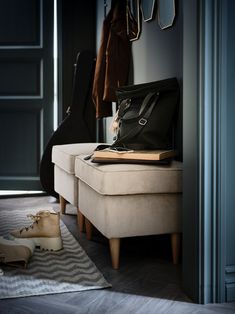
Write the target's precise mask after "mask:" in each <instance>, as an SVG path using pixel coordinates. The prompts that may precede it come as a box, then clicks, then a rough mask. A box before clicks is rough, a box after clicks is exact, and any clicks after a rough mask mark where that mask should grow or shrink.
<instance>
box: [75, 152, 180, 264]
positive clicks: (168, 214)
mask: <svg viewBox="0 0 235 314" xmlns="http://www.w3.org/2000/svg"><path fill="white" fill-rule="evenodd" d="M84 157H85V156H82V155H80V156H77V157H76V159H75V176H76V177H77V178H78V179H79V180H78V193H79V197H78V207H79V212H80V213H81V214H82V215H84V216H85V218H86V232H87V237H88V239H90V238H91V236H92V225H94V226H95V227H96V228H97V229H98V230H99V231H100V232H101V233H102V234H103V235H104V236H105V237H107V238H108V239H109V245H110V252H111V259H112V266H113V268H115V269H116V268H118V267H119V250H120V239H121V238H123V237H133V236H144V235H157V234H171V242H172V255H173V262H174V263H177V262H178V258H179V243H180V233H181V231H182V225H181V224H182V222H181V219H182V217H181V211H182V205H181V201H182V163H180V162H177V161H173V162H172V163H171V164H170V165H164V166H162V165H161V166H159V165H140V164H107V165H102V164H97V163H92V162H91V161H90V160H84Z"/></svg>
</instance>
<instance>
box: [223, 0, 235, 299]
mask: <svg viewBox="0 0 235 314" xmlns="http://www.w3.org/2000/svg"><path fill="white" fill-rule="evenodd" d="M223 6H224V24H223V31H224V32H226V34H224V36H225V39H226V40H224V42H225V47H224V49H223V53H224V59H225V62H224V65H225V68H224V69H223V71H224V72H225V73H226V75H225V81H224V84H223V99H224V107H223V114H224V119H223V128H222V131H223V133H222V134H223V137H222V141H223V148H224V149H225V150H223V151H222V152H221V153H222V156H223V164H224V173H223V176H222V178H223V184H222V193H223V194H222V199H223V200H224V203H222V206H223V210H224V215H225V227H224V230H225V248H226V251H225V256H226V257H225V274H226V275H225V282H226V284H225V294H226V295H225V299H226V300H227V301H235V170H234V160H235V141H234V136H235V92H234V89H235V2H234V1H229V0H226V1H224V2H223Z"/></svg>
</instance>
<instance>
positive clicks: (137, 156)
mask: <svg viewBox="0 0 235 314" xmlns="http://www.w3.org/2000/svg"><path fill="white" fill-rule="evenodd" d="M174 156H176V151H174V150H129V151H114V150H112V149H110V148H106V149H103V150H97V151H94V153H93V156H92V157H93V161H95V162H96V161H97V162H98V161H102V159H103V160H107V161H109V160H110V162H111V161H112V160H120V161H121V160H124V161H160V160H164V159H169V158H171V157H174Z"/></svg>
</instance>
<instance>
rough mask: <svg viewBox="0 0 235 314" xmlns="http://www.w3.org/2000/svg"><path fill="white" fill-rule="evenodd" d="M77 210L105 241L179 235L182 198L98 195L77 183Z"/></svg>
mask: <svg viewBox="0 0 235 314" xmlns="http://www.w3.org/2000/svg"><path fill="white" fill-rule="evenodd" d="M79 193H80V197H79V210H80V211H81V213H83V214H84V216H85V217H86V218H88V219H89V220H90V222H91V223H92V224H93V225H94V226H95V227H96V228H97V229H98V230H99V231H100V232H101V233H102V234H103V235H104V236H106V237H107V238H109V239H111V238H122V237H132V236H143V235H152V234H167V233H169V234H170V233H175V232H181V230H182V222H181V210H182V209H181V208H182V206H181V201H182V195H181V194H180V193H178V194H175V193H172V194H135V195H133V194H130V195H115V196H114V195H112V196H111V195H101V194H99V193H97V192H96V191H95V190H93V189H92V188H91V187H89V186H88V185H87V184H85V183H84V182H82V181H81V180H79Z"/></svg>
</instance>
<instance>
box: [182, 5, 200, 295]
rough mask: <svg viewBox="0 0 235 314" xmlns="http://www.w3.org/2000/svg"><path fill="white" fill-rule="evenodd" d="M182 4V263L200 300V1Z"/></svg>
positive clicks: (186, 283)
mask: <svg viewBox="0 0 235 314" xmlns="http://www.w3.org/2000/svg"><path fill="white" fill-rule="evenodd" d="M183 3H184V5H183V12H184V20H183V25H184V29H183V56H184V58H183V69H184V71H183V78H184V80H183V82H184V86H183V156H184V161H183V165H184V167H183V195H184V197H183V265H182V278H183V281H182V285H183V289H184V291H185V292H186V293H187V294H188V295H189V296H190V297H191V298H192V299H193V300H194V301H198V297H199V296H198V292H197V287H198V276H199V274H198V273H197V263H196V261H197V260H198V256H197V252H198V250H199V247H198V241H197V239H198V234H197V228H198V220H199V216H198V215H199V213H198V108H199V99H198V97H199V96H198V91H199V89H198V50H199V46H198V32H199V30H198V2H197V1H194V0H185V1H184V2H183Z"/></svg>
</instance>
